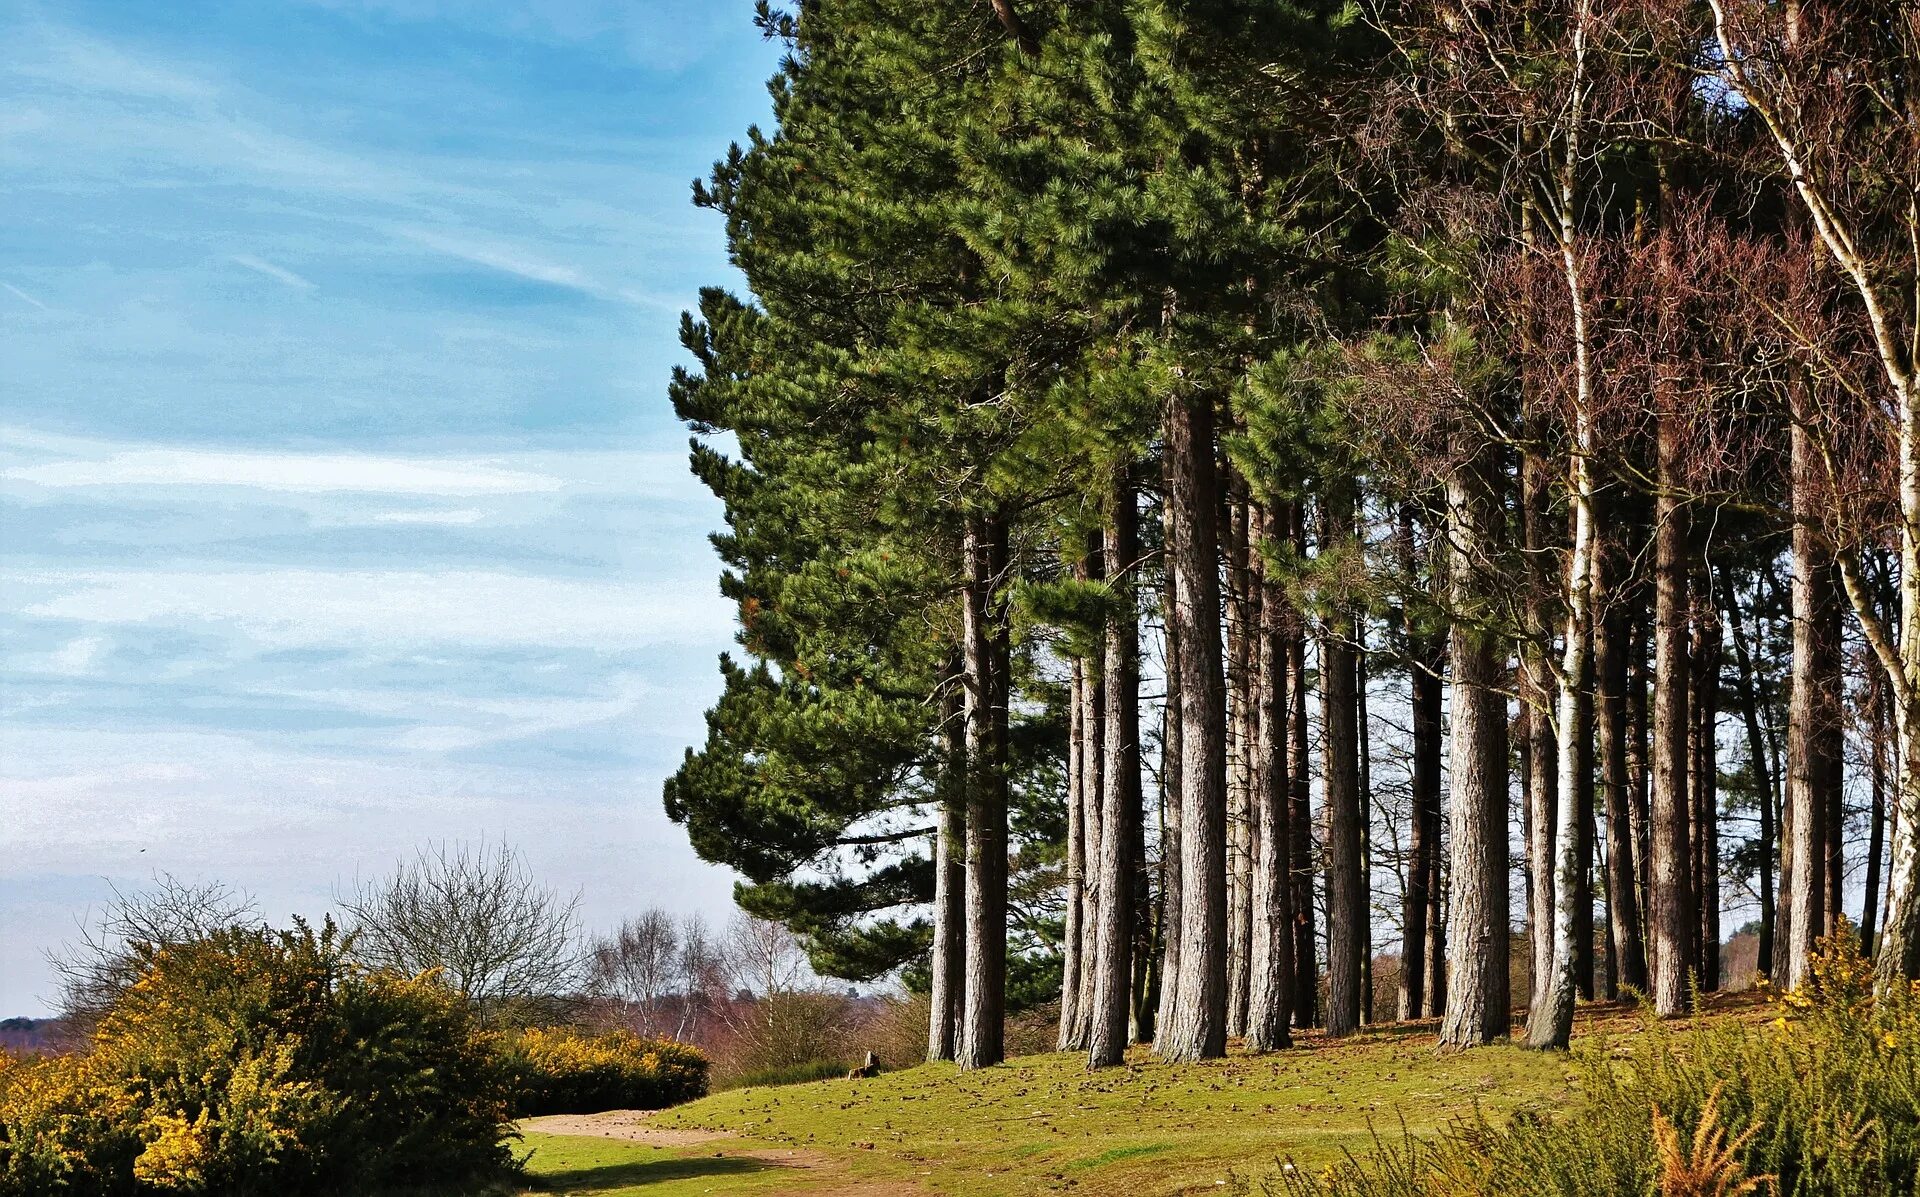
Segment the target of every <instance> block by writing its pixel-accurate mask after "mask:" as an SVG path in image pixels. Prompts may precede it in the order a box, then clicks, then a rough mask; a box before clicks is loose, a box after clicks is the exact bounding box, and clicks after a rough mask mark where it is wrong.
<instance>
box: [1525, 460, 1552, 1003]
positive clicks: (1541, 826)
mask: <svg viewBox="0 0 1920 1197" xmlns="http://www.w3.org/2000/svg"><path fill="white" fill-rule="evenodd" d="M1548 485H1549V480H1548V476H1547V463H1546V462H1545V461H1544V460H1542V459H1541V458H1540V457H1538V456H1536V455H1534V454H1531V453H1529V454H1527V455H1526V456H1525V457H1523V458H1522V460H1521V466H1520V496H1521V497H1520V510H1521V534H1522V538H1523V543H1524V547H1525V551H1526V562H1527V564H1526V567H1525V569H1526V582H1525V586H1526V595H1527V601H1526V606H1525V609H1524V611H1523V613H1522V619H1523V620H1524V621H1525V625H1526V634H1525V635H1524V636H1523V637H1522V638H1521V641H1520V679H1519V681H1520V710H1521V717H1522V719H1523V720H1524V721H1525V729H1526V740H1525V747H1524V765H1525V786H1526V807H1525V813H1526V839H1527V936H1528V943H1529V945H1530V947H1531V948H1532V953H1531V955H1530V957H1529V959H1530V960H1531V968H1530V969H1529V975H1530V977H1531V978H1532V994H1531V997H1530V998H1529V1000H1528V1007H1529V1009H1531V1008H1534V1007H1537V1006H1538V1005H1539V1004H1540V1002H1541V1001H1542V999H1543V998H1544V997H1545V996H1546V990H1545V986H1546V985H1547V984H1548V980H1549V974H1550V973H1551V972H1552V968H1553V863H1552V862H1553V843H1554V829H1555V826H1556V824H1557V822H1558V819H1557V815H1558V811H1557V809H1556V788H1557V786H1558V785H1559V773H1560V763H1559V762H1560V752H1559V744H1558V742H1557V741H1556V739H1555V737H1554V734H1553V721H1552V718H1551V716H1550V715H1549V713H1548V712H1549V709H1550V707H1551V705H1552V703H1553V682H1552V675H1551V671H1550V670H1549V668H1548V666H1547V654H1549V653H1551V652H1552V651H1553V647H1552V642H1553V615H1552V606H1551V599H1550V598H1549V595H1550V593H1551V591H1552V589H1553V588H1554V587H1555V586H1556V585H1557V583H1558V579H1557V578H1554V577H1553V574H1554V572H1555V570H1554V565H1555V554H1554V553H1553V552H1552V548H1551V546H1550V545H1549V543H1548V532H1547V527H1546V522H1547V489H1548Z"/></svg>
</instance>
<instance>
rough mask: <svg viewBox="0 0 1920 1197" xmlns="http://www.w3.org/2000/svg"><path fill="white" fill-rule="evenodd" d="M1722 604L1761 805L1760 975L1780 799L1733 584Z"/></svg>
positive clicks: (1770, 942)
mask: <svg viewBox="0 0 1920 1197" xmlns="http://www.w3.org/2000/svg"><path fill="white" fill-rule="evenodd" d="M1721 589H1722V592H1723V597H1722V604H1721V605H1722V607H1723V608H1724V609H1725V611H1726V613H1727V619H1728V625H1727V626H1728V630H1729V632H1730V633H1731V638H1732V640H1733V661H1734V665H1735V667H1736V668H1737V669H1738V671H1739V679H1740V680H1739V695H1740V721H1741V723H1742V724H1743V725H1744V726H1745V728H1746V733H1747V766H1748V773H1749V775H1750V776H1751V777H1752V779H1753V789H1754V793H1755V796H1756V798H1757V800H1758V803H1757V804H1758V806H1759V808H1760V844H1759V848H1760V853H1759V857H1760V860H1759V872H1760V936H1759V938H1760V945H1759V947H1760V951H1759V956H1758V959H1757V961H1756V968H1757V971H1758V972H1759V973H1760V975H1762V976H1771V975H1772V974H1773V946H1774V931H1775V928H1776V926H1777V925H1778V924H1777V922H1776V914H1775V910H1774V897H1773V895H1774V887H1773V872H1774V871H1773V863H1774V853H1775V852H1776V851H1777V850H1778V848H1777V843H1776V837H1775V834H1774V819H1773V812H1774V808H1775V806H1776V804H1777V803H1778V802H1779V795H1778V793H1777V791H1776V788H1775V785H1774V778H1773V754H1772V753H1771V752H1770V751H1769V749H1768V747H1767V740H1766V736H1765V734H1764V733H1763V732H1762V731H1761V728H1760V694H1759V687H1758V686H1757V685H1756V684H1755V683H1754V677H1753V651H1752V649H1751V648H1750V647H1749V646H1748V640H1747V629H1746V619H1745V617H1744V616H1743V614H1742V613H1741V609H1740V605H1739V596H1738V595H1737V594H1736V593H1735V591H1734V588H1733V583H1732V582H1730V581H1723V583H1722V587H1721Z"/></svg>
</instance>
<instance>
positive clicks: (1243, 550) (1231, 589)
mask: <svg viewBox="0 0 1920 1197" xmlns="http://www.w3.org/2000/svg"><path fill="white" fill-rule="evenodd" d="M1223 473H1224V474H1225V475H1226V477H1227V478H1228V480H1229V482H1230V483H1232V482H1237V481H1238V479H1237V478H1236V477H1235V476H1234V475H1233V473H1232V471H1231V470H1227V471H1223ZM1232 489H1234V490H1235V491H1237V490H1238V487H1237V486H1236V487H1233V488H1232ZM1224 527H1225V528H1226V531H1227V544H1226V550H1227V1034H1228V1035H1229V1036H1233V1035H1244V1034H1246V1030H1247V998H1248V994H1249V986H1250V983H1251V972H1250V969H1251V966H1252V961H1253V950H1252V935H1253V834H1252V833H1253V817H1252V810H1251V802H1252V796H1253V739H1254V735H1255V734H1256V733H1255V730H1254V703H1253V687H1252V684H1251V683H1252V677H1253V670H1254V656H1255V653H1256V651H1257V650H1256V648H1255V644H1254V641H1255V637H1256V632H1257V628H1256V620H1257V618H1258V617H1257V615H1256V614H1255V611H1256V606H1255V601H1256V600H1255V596H1254V594H1253V588H1252V586H1251V585H1250V574H1251V569H1250V564H1251V562H1250V555H1249V552H1250V547H1251V540H1252V536H1251V532H1252V529H1251V527H1250V525H1249V520H1248V507H1247V501H1246V498H1245V496H1244V495H1241V494H1238V493H1235V494H1233V495H1231V497H1230V498H1229V499H1228V507H1227V519H1226V522H1225V524H1224Z"/></svg>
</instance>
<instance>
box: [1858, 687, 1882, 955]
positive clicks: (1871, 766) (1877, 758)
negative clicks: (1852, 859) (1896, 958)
mask: <svg viewBox="0 0 1920 1197" xmlns="http://www.w3.org/2000/svg"><path fill="white" fill-rule="evenodd" d="M1867 715H1868V720H1869V722H1868V727H1869V728H1870V729H1871V730H1870V732H1869V734H1870V735H1871V736H1872V739H1871V740H1870V741H1869V742H1868V744H1867V787H1868V790H1867V804H1868V810H1867V892H1866V894H1865V896H1864V897H1863V898H1862V900H1861V904H1860V950H1861V951H1862V952H1865V953H1866V954H1868V955H1869V956H1871V955H1872V954H1873V936H1874V931H1875V929H1876V927H1877V925H1878V920H1879V915H1880V874H1881V871H1882V866H1883V860H1884V857H1885V854H1886V842H1887V738H1888V737H1887V731H1888V728H1887V684H1886V682H1885V680H1883V679H1882V678H1880V677H1879V676H1878V675H1875V674H1873V673H1872V672H1871V671H1869V673H1868V676H1867Z"/></svg>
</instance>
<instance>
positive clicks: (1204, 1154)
mask: <svg viewBox="0 0 1920 1197" xmlns="http://www.w3.org/2000/svg"><path fill="white" fill-rule="evenodd" d="M1432 1042H1433V1041H1432V1037H1431V1031H1430V1030H1427V1029H1420V1030H1413V1029H1403V1028H1395V1029H1391V1030H1388V1029H1383V1030H1380V1031H1375V1032H1370V1033H1367V1034H1363V1035H1359V1036H1356V1037H1355V1038H1353V1039H1351V1040H1348V1041H1347V1042H1344V1043H1339V1044H1332V1043H1325V1042H1320V1043H1316V1044H1314V1046H1312V1047H1310V1048H1306V1049H1303V1050H1296V1051H1292V1052H1282V1053H1278V1054H1274V1055H1267V1056H1232V1057H1229V1058H1228V1059H1226V1060H1224V1061H1218V1062H1215V1063H1209V1064H1198V1065H1169V1064H1162V1063H1159V1062H1157V1061H1155V1060H1152V1059H1151V1058H1150V1057H1149V1056H1147V1055H1146V1054H1145V1053H1137V1054H1136V1055H1135V1056H1134V1057H1133V1058H1132V1059H1130V1060H1129V1062H1128V1065H1127V1067H1126V1068H1125V1069H1115V1070H1112V1071H1108V1072H1103V1073H1098V1074H1089V1073H1088V1072H1087V1071H1086V1068H1085V1065H1084V1062H1083V1061H1082V1059H1081V1058H1080V1057H1079V1056H1077V1055H1044V1056H1028V1057H1024V1058H1021V1059H1017V1060H1013V1061H1010V1062H1009V1063H1007V1064H1005V1065H1003V1066H1001V1067H998V1068H992V1069H987V1070H985V1071H983V1072H978V1073H961V1072H958V1071H956V1070H955V1069H953V1068H952V1067H951V1066H945V1065H925V1066H922V1067H919V1068H910V1069H906V1070H904V1071H901V1072H894V1073H888V1074H886V1075H883V1076H880V1077H876V1078H873V1079H870V1080H862V1081H848V1080H844V1079H841V1080H830V1081H822V1082H819V1083H817V1084H812V1085H804V1086H796V1087H789V1088H780V1089H740V1090H735V1091H730V1092H726V1093H720V1094H715V1095H714V1096H712V1097H708V1098H705V1099H703V1100H701V1101H697V1102H693V1103H691V1104H689V1105H685V1106H681V1107H679V1108H677V1109H674V1110H670V1111H667V1112H665V1113H663V1114H661V1115H659V1116H658V1117H657V1118H656V1122H657V1123H658V1124H659V1125H662V1126H673V1127H689V1128H699V1129H703V1130H711V1131H719V1132H723V1133H726V1134H730V1135H735V1136H739V1137H741V1138H743V1139H746V1140H749V1141H752V1142H756V1143H763V1144H778V1145H783V1146H794V1147H804V1148H813V1149H816V1150H819V1151H823V1152H826V1153H828V1154H830V1155H835V1156H839V1157H842V1158H844V1159H846V1160H847V1161H848V1171H849V1173H850V1174H851V1175H852V1176H854V1177H856V1178H858V1177H865V1178H871V1179H876V1180H878V1179H895V1180H908V1179H912V1180H917V1181H919V1182H920V1183H921V1184H924V1185H925V1186H926V1187H927V1188H928V1189H929V1190H931V1191H933V1192H945V1193H962V1192H964V1193H967V1194H979V1195H981V1197H995V1195H1002V1197H1018V1195H1024V1194H1035V1193H1054V1192H1063V1191H1073V1190H1075V1189H1078V1190H1079V1191H1081V1192H1086V1193H1126V1194H1129V1195H1130V1197H1150V1195H1152V1194H1162V1193H1174V1192H1179V1191H1182V1190H1183V1189H1187V1188H1195V1187H1208V1188H1212V1187H1217V1186H1216V1184H1215V1182H1216V1181H1220V1180H1226V1179H1229V1174H1230V1173H1233V1174H1237V1175H1239V1176H1242V1177H1252V1176H1258V1175H1261V1174H1266V1173H1271V1172H1273V1171H1275V1170H1277V1169H1278V1168H1279V1167H1280V1166H1281V1163H1282V1161H1284V1160H1288V1159H1292V1160H1295V1161H1297V1162H1299V1163H1300V1164H1302V1165H1312V1164H1316V1163H1324V1162H1327V1161H1330V1160H1332V1159H1333V1158H1335V1157H1337V1156H1338V1155H1339V1154H1340V1152H1341V1151H1342V1150H1343V1149H1346V1148H1359V1147H1362V1146H1364V1145H1366V1144H1367V1143H1368V1142H1369V1141H1370V1140H1371V1128H1372V1127H1374V1126H1376V1125H1377V1126H1379V1127H1381V1129H1382V1130H1386V1131H1395V1132H1397V1130H1398V1129H1399V1126H1400V1123H1401V1121H1402V1120H1404V1121H1405V1124H1406V1126H1407V1127H1408V1128H1409V1129H1411V1130H1413V1131H1415V1132H1419V1131H1422V1130H1434V1129H1438V1128H1439V1127H1441V1126H1443V1125H1444V1124H1445V1123H1446V1122H1447V1121H1448V1120H1450V1119H1451V1118H1453V1117H1454V1116H1455V1115H1456V1114H1458V1113H1460V1112H1461V1111H1463V1110H1469V1109H1471V1108H1472V1107H1473V1106H1474V1105H1475V1104H1476V1103H1477V1104H1479V1105H1481V1106H1482V1107H1483V1108H1485V1109H1487V1110H1488V1111H1489V1112H1491V1113H1495V1114H1500V1113H1505V1112H1508V1111H1511V1110H1513V1109H1516V1108H1518V1107H1520V1106H1523V1105H1537V1104H1541V1103H1554V1102H1557V1101H1560V1100H1562V1099H1563V1098H1564V1097H1565V1095H1566V1093H1567V1086H1568V1069H1567V1065H1566V1062H1565V1060H1564V1059H1563V1058H1561V1057H1556V1056H1544V1055H1540V1054H1538V1053H1533V1052H1527V1051H1523V1050H1521V1049H1519V1048H1513V1047H1494V1048H1487V1049H1484V1050H1482V1051H1478V1052H1474V1053H1471V1054H1467V1055H1450V1056H1439V1055H1436V1054H1435V1053H1434V1051H1433V1048H1432Z"/></svg>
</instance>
